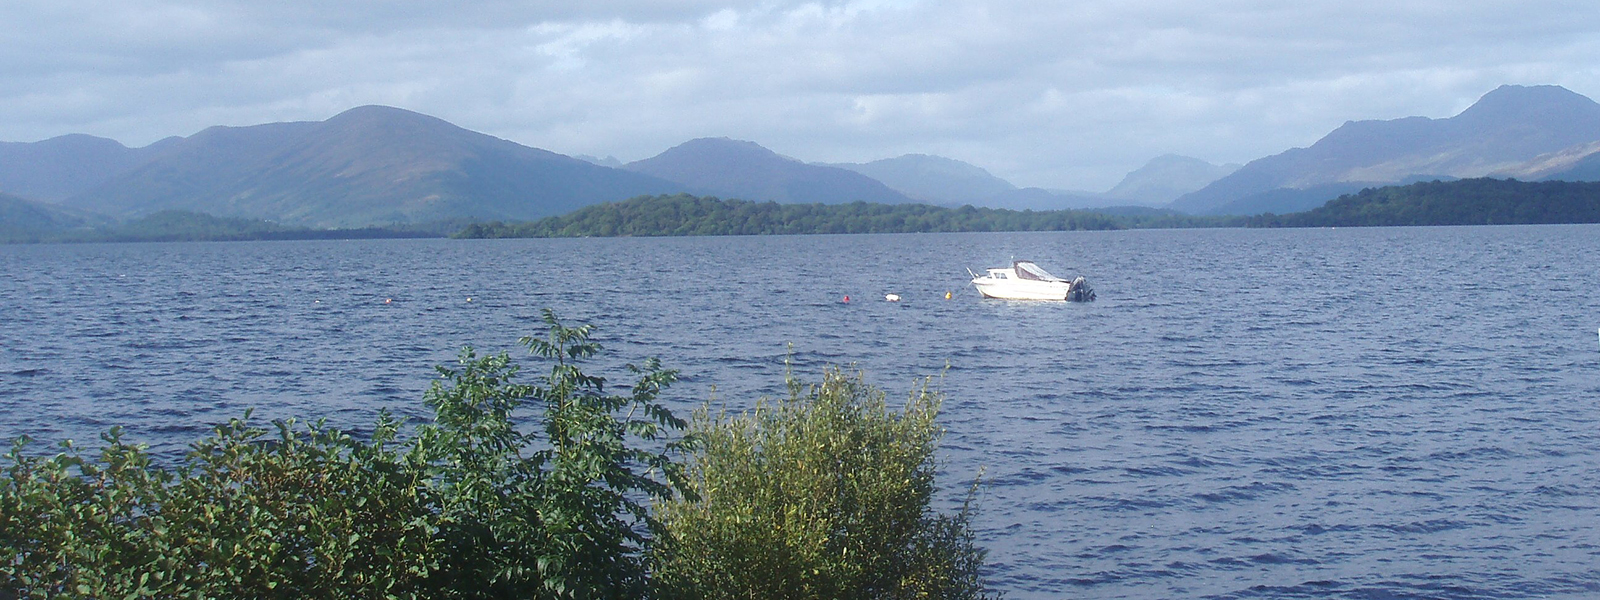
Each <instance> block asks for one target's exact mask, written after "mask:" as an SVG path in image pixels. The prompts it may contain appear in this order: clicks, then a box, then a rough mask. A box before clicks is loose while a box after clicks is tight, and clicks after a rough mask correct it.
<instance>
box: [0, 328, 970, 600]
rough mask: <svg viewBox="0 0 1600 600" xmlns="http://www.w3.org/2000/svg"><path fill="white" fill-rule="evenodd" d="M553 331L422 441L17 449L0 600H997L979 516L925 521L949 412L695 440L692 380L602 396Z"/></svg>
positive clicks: (573, 332)
mask: <svg viewBox="0 0 1600 600" xmlns="http://www.w3.org/2000/svg"><path fill="white" fill-rule="evenodd" d="M545 321H546V323H547V324H548V326H549V333H548V335H547V336H546V337H544V338H524V339H523V340H522V343H523V344H524V345H525V346H527V347H528V348H529V350H530V351H532V352H533V353H534V354H535V355H537V356H539V357H541V358H544V359H546V360H548V361H549V362H550V363H552V365H551V367H550V371H549V373H548V374H546V375H544V376H541V377H538V378H536V379H535V380H534V383H532V384H522V383H519V382H518V375H519V368H518V366H517V365H516V364H515V363H514V362H513V361H512V360H511V358H510V356H509V355H507V354H504V353H502V354H498V355H491V356H479V355H477V354H476V353H475V352H474V351H473V350H472V349H470V348H468V349H465V350H463V351H462V353H461V356H460V360H459V362H458V364H457V365H456V366H455V367H453V368H446V367H439V369H438V370H439V373H440V375H441V381H438V382H436V383H435V384H434V385H433V386H432V387H431V388H430V389H429V390H428V392H427V393H426V394H425V396H424V400H425V401H426V403H427V405H428V406H429V407H430V408H431V409H432V410H433V414H434V417H433V419H432V420H431V421H430V422H427V423H423V424H421V425H418V426H416V427H415V428H412V429H410V431H409V432H408V431H407V427H406V424H405V423H403V422H401V421H399V420H397V419H394V418H392V417H390V416H389V415H388V414H384V415H382V416H380V418H379V420H378V423H377V425H376V427H375V428H374V430H373V432H372V434H371V435H370V436H366V439H365V440H362V439H356V438H354V437H352V436H350V435H348V434H346V433H343V432H340V431H338V430H336V429H332V428H330V427H327V426H326V425H325V424H324V423H323V422H320V421H319V422H315V423H311V424H308V425H302V424H299V423H297V422H295V421H293V420H289V421H280V422H276V423H275V424H274V425H275V427H274V428H273V429H265V428H259V427H255V426H252V425H250V423H249V416H250V415H249V413H248V412H247V413H246V414H245V417H244V418H241V419H234V420H232V421H229V422H228V423H227V424H224V425H221V426H218V427H217V428H216V429H215V430H214V432H213V433H212V435H210V436H209V437H207V438H205V439H203V440H201V441H199V442H196V443H194V444H193V445H192V446H191V450H190V451H189V452H188V454H187V455H186V457H185V458H184V460H183V461H182V462H181V464H179V465H178V466H176V468H171V469H169V468H166V467H163V466H160V465H158V464H156V463H155V462H154V461H153V460H152V459H151V457H150V456H149V455H148V454H146V453H145V450H144V448H143V447H141V446H135V445H130V444H128V443H126V442H125V441H123V439H122V434H121V431H120V429H117V428H113V429H112V430H111V431H110V432H108V433H107V434H105V435H104V436H102V442H103V444H102V446H101V448H100V449H99V451H98V453H97V455H96V456H95V457H93V458H90V457H85V456H83V455H81V454H80V451H79V449H78V448H76V447H75V446H73V445H72V444H71V443H65V444H63V445H62V451H61V452H60V453H58V454H56V455H54V456H51V457H47V458H41V457H36V456H30V455H29V454H27V453H26V452H25V451H24V450H25V449H26V445H27V440H26V438H24V439H19V440H17V441H16V442H15V443H14V444H13V445H12V447H11V449H10V450H9V451H8V452H7V453H5V454H4V455H0V474H3V478H0V600H11V599H17V598H97V599H99V598H250V599H256V598H340V599H342V598H375V599H376V598H430V599H432V598H444V599H457V598H460V599H474V598H581V599H591V598H594V599H611V598H647V597H652V596H669V595H670V596H674V597H682V598H724V597H726V598H913V597H918V598H920V597H930V598H970V597H977V596H979V595H981V593H982V585H981V581H980V580H979V578H978V569H979V568H980V567H981V562H982V558H983V553H982V552H981V551H980V550H978V549H977V548H976V547H975V546H974V545H973V539H972V533H971V530H970V528H969V527H968V525H967V521H966V518H967V513H966V511H965V510H963V511H962V512H960V513H958V514H956V515H954V516H940V515H935V514H933V513H932V512H931V511H930V510H929V509H928V502H929V500H930V498H931V496H932V494H933V491H934V487H933V465H932V462H931V461H932V456H933V451H934V445H935V443H936V442H937V440H938V437H939V433H940V431H939V428H938V426H937V425H936V424H935V423H934V417H935V416H936V414H937V412H938V399H937V397H936V396H935V395H932V394H928V393H926V392H925V391H924V392H922V393H919V394H916V395H914V396H913V397H912V401H911V403H910V404H909V405H908V406H907V408H906V410H905V412H904V413H903V414H897V413H893V412H890V411H888V410H887V409H886V408H885V405H884V402H883V394H882V393H881V392H878V391H877V390H875V389H873V388H871V387H868V386H866V385H865V384H863V383H862V382H861V381H860V379H859V378H855V379H851V378H846V377H844V376H842V375H840V374H838V373H837V372H833V373H829V374H828V375H827V377H825V378H824V381H823V383H822V384H821V385H819V386H814V387H809V388H807V387H803V386H800V385H798V384H794V383H791V390H792V392H793V393H792V394H791V398H790V399H789V400H788V401H786V402H782V403H778V404H774V405H770V406H768V405H763V407H762V408H761V409H760V410H758V411H757V412H756V413H753V414H751V415H747V416H741V417H737V418H726V417H722V416H719V417H717V418H715V419H713V418H709V417H708V416H706V415H701V417H700V418H699V419H698V420H697V421H696V423H695V424H694V425H693V427H692V432H691V434H690V435H688V436H685V437H681V438H680V437H676V436H675V434H674V432H676V431H680V430H683V429H685V428H686V427H689V424H688V423H686V422H684V421H682V420H680V419H678V418H677V417H675V416H673V415H672V413H671V412H669V411H668V410H667V409H666V408H665V407H663V406H662V405H660V404H659V403H658V402H657V401H656V399H657V397H658V396H659V395H660V393H661V392H662V391H663V390H664V389H666V388H667V386H669V385H671V384H672V383H673V382H674V381H675V380H676V372H674V371H670V370H665V369H662V368H661V366H660V364H659V363H658V362H657V361H655V360H654V359H652V360H650V361H648V362H646V363H645V364H644V366H643V367H634V366H633V365H629V367H628V368H629V370H630V372H631V373H632V375H634V376H635V377H636V383H635V384H634V385H633V386H632V388H631V389H629V390H627V391H626V392H625V393H623V394H620V395H618V394H610V393H608V392H607V389H606V381H605V380H604V379H603V378H600V377H594V376H590V375H586V374H584V373H583V372H582V371H581V370H580V369H579V368H578V366H577V363H579V362H581V361H582V360H584V359H586V358H589V357H591V356H593V355H594V354H595V353H597V352H599V351H600V346H599V345H597V344H595V343H593V342H591V341H590V340H589V334H590V328H589V327H588V326H578V327H568V326H565V325H563V324H562V323H561V322H560V321H559V320H558V319H557V318H556V316H555V315H554V314H553V313H551V312H549V311H546V312H545ZM528 404H532V405H533V406H532V408H535V409H537V410H539V411H540V412H539V413H538V415H537V416H536V418H535V419H532V420H531V421H529V420H526V419H519V417H518V411H519V410H520V409H522V408H524V407H525V406H526V405H528ZM697 436H698V437H697ZM699 437H703V438H704V439H705V441H706V442H708V443H707V444H706V445H705V446H703V448H700V449H698V450H697V451H698V454H694V455H691V456H694V458H693V460H692V461H690V462H689V463H684V462H680V461H675V460H674V459H673V457H675V456H680V455H681V454H682V453H683V452H685V451H687V450H689V449H690V448H696V446H694V445H692V444H691V442H698V441H699ZM686 464H688V465H692V467H693V472H692V473H690V472H688V471H686V469H685V465H686ZM691 475H692V477H691ZM652 508H655V509H656V510H657V511H659V512H656V511H652ZM658 519H659V520H658Z"/></svg>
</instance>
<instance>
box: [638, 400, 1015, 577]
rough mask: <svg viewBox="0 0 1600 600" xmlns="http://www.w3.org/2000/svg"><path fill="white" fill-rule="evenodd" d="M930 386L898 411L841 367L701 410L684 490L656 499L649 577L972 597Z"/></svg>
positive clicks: (964, 524) (970, 555) (970, 557)
mask: <svg viewBox="0 0 1600 600" xmlns="http://www.w3.org/2000/svg"><path fill="white" fill-rule="evenodd" d="M939 405H940V397H939V396H938V395H937V394H935V393H931V392H929V391H928V390H927V389H926V387H924V388H923V389H922V390H919V391H917V392H916V393H913V394H912V395H911V398H910V401H909V402H908V403H907V404H906V407H905V410H904V411H903V412H900V413H896V412H894V411H892V410H890V409H889V408H888V406H887V404H886V402H885V396H884V393H883V392H882V391H879V390H878V389H876V388H874V387H872V386H869V385H867V384H866V383H864V382H863V380H862V378H861V376H860V375H859V374H858V375H856V376H853V377H852V376H847V375H845V374H844V373H842V372H839V371H837V370H832V371H829V372H828V373H826V374H825V375H824V377H823V381H822V383H821V384H820V385H811V386H804V385H800V384H798V383H795V382H793V381H791V382H790V394H789V398H788V399H787V400H785V401H780V402H763V403H761V404H759V405H758V406H757V407H756V409H755V410H754V411H751V412H749V413H745V414H740V415H736V416H729V415H726V414H718V415H711V414H709V411H702V412H701V413H700V414H698V415H697V416H696V419H695V420H694V422H693V424H692V425H691V427H690V431H691V435H692V436H694V437H695V438H697V439H698V441H699V442H700V443H701V444H702V446H701V450H700V452H698V453H697V454H695V455H694V456H693V458H692V459H691V462H690V465H689V478H690V486H691V489H692V490H693V492H694V493H693V494H691V495H688V496H686V497H683V498H677V499H671V500H667V501H664V502H662V503H661V504H660V506H659V510H660V514H661V520H662V522H663V523H664V524H665V525H666V529H667V536H666V537H664V538H663V539H662V540H660V541H659V542H658V544H657V547H656V559H657V573H656V575H657V580H658V582H659V583H660V585H661V588H662V589H663V590H664V591H665V592H666V594H667V595H671V596H678V597H687V598H708V599H713V598H716V599H720V598H729V599H733V598H744V599H758V598H759V599H772V600H776V599H789V598H793V599H802V598H806V599H810V598H816V599H833V598H856V599H878V598H884V599H889V598H896V599H898V598H978V597H983V595H984V589H983V582H982V579H981V577H980V573H979V570H980V568H981V567H982V564H983V557H984V552H983V551H982V550H981V549H979V548H978V547H977V546H976V545H975V544H974V543H973V535H972V530H971V528H970V526H969V523H968V520H967V518H968V511H967V509H966V508H965V507H964V508H963V509H962V510H961V511H960V512H958V513H956V514H954V515H939V514H935V513H934V511H933V510H932V509H931V508H930V506H929V504H930V501H931V500H932V498H933V494H934V491H935V486H934V468H935V465H934V462H933V457H934V450H935V446H936V445H937V443H938V441H939V438H940V436H941V435H942V433H943V430H942V429H941V428H940V427H939V426H938V424H937V423H936V422H935V417H936V416H937V415H938V412H939Z"/></svg>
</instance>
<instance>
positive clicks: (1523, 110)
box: [1171, 85, 1600, 214]
mask: <svg viewBox="0 0 1600 600" xmlns="http://www.w3.org/2000/svg"><path fill="white" fill-rule="evenodd" d="M1595 141H1600V103H1596V102H1594V101H1593V100H1590V99H1589V98H1587V97H1585V96H1583V95H1581V94H1577V93H1574V92H1572V91H1570V90H1567V89H1566V88H1563V87H1560V86H1554V85H1540V86H1519V85H1505V86H1500V87H1498V88H1496V89H1494V90H1493V91H1490V92H1489V93H1487V94H1484V95H1483V96H1482V97H1481V98H1479V99H1478V101H1477V102H1476V103H1474V104H1473V105H1472V106H1471V107H1469V108H1467V109H1466V110H1464V111H1462V112H1461V113H1460V114H1457V115H1455V116H1453V117H1449V118H1444V119H1430V118H1426V117H1406V118H1400V119H1393V120H1386V121H1350V122H1346V123H1345V124H1344V125H1343V126H1341V127H1339V128H1338V129H1335V130H1334V131H1332V132H1330V133H1329V134H1328V135H1327V136H1324V137H1323V138H1322V139H1320V140H1318V141H1317V143H1315V144H1312V145H1311V146H1310V147H1308V148H1294V149H1290V150H1287V151H1285V152H1282V153H1280V154H1276V155H1273V156H1269V157H1266V158H1261V159H1257V160H1255V161H1251V163H1250V164H1248V165H1245V166H1244V167H1243V168H1241V169H1239V170H1238V171H1236V172H1234V173H1233V174H1232V175H1229V176H1227V177H1224V178H1222V179H1219V180H1217V181H1216V182H1213V183H1212V184H1211V185H1208V186H1206V187H1205V188H1202V189H1200V190H1197V191H1195V192H1191V193H1189V194H1186V195H1184V196H1183V197H1181V198H1179V199H1177V200H1176V201H1174V202H1173V204H1172V205H1171V207H1172V208H1174V209H1178V210H1184V211H1188V212H1196V213H1226V214H1242V213H1240V212H1239V211H1241V210H1244V209H1243V208H1242V207H1244V206H1247V205H1248V206H1249V207H1250V208H1249V209H1248V210H1249V211H1254V212H1259V211H1260V210H1262V209H1266V210H1272V211H1273V212H1280V213H1281V212H1293V211H1294V210H1303V209H1304V208H1306V207H1307V205H1309V207H1315V206H1317V205H1318V204H1320V201H1326V200H1328V199H1331V198H1332V197H1334V196H1337V195H1338V194H1339V193H1343V192H1346V191H1349V190H1351V189H1355V190H1359V189H1361V188H1362V187H1368V186H1381V185H1389V184H1397V183H1403V182H1409V181H1419V180H1429V179H1452V178H1461V179H1464V178H1474V177H1484V176H1488V175H1491V174H1495V173H1505V172H1515V171H1518V170H1536V171H1547V170H1548V169H1549V168H1552V167H1555V166H1557V165H1555V163H1550V162H1548V161H1546V163H1547V164H1544V165H1542V166H1540V165H1533V166H1529V165H1530V161H1536V159H1537V158H1538V157H1541V156H1546V155H1563V156H1564V155H1570V154H1573V152H1565V151H1566V150H1567V149H1570V148H1575V147H1577V146H1580V145H1584V144H1589V143H1592V142H1595ZM1552 153H1555V154H1552ZM1569 162H1570V161H1569ZM1328 194H1332V196H1330V195H1328ZM1290 196H1293V197H1295V198H1296V200H1295V202H1296V204H1295V205H1293V206H1290V205H1288V204H1284V203H1282V202H1278V203H1277V204H1271V202H1276V200H1271V198H1270V197H1285V198H1287V197H1290ZM1252 198H1256V200H1252ZM1262 198H1266V199H1267V200H1270V202H1268V203H1267V204H1263V203H1262V202H1261V201H1258V200H1260V199H1262ZM1241 203H1242V204H1241Z"/></svg>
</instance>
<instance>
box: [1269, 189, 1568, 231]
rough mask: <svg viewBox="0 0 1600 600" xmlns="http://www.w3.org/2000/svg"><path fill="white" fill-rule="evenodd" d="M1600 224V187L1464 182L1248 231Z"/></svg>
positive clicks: (1343, 205)
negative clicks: (1410, 226) (1279, 228)
mask: <svg viewBox="0 0 1600 600" xmlns="http://www.w3.org/2000/svg"><path fill="white" fill-rule="evenodd" d="M1556 223H1600V182H1593V181H1517V180H1515V179H1489V178H1481V179H1461V180H1457V181H1427V182H1421V183H1413V184H1410V185H1403V186H1388V187H1381V188H1368V189H1365V190H1361V191H1360V192H1359V193H1355V194H1346V195H1344V196H1340V197H1338V198H1335V199H1333V200H1329V201H1328V203H1327V204H1324V205H1322V206H1321V207H1318V208H1316V209H1313V210H1309V211H1306V212H1301V213H1293V214H1286V215H1274V214H1270V213H1269V214H1264V215H1257V216H1254V217H1249V218H1247V219H1246V220H1245V223H1244V224H1245V226H1247V227H1380V226H1407V225H1533V224H1556Z"/></svg>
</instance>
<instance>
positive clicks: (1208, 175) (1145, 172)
mask: <svg viewBox="0 0 1600 600" xmlns="http://www.w3.org/2000/svg"><path fill="white" fill-rule="evenodd" d="M1239 166H1240V165H1236V164H1230V165H1214V164H1211V163H1209V162H1206V161H1204V160H1201V159H1198V158H1194V157H1192V156H1182V155H1178V154H1163V155H1161V156H1157V157H1155V158H1152V159H1150V162H1147V163H1145V164H1144V166H1142V167H1139V168H1138V169H1134V170H1133V171H1131V172H1129V173H1128V174H1127V176H1125V177H1123V178H1122V181H1121V182H1118V183H1117V185H1116V187H1113V188H1111V190H1110V191H1107V192H1106V194H1105V195H1106V196H1108V197H1111V198H1116V199H1119V200H1127V201H1130V202H1137V203H1139V204H1145V205H1150V206H1160V205H1163V204H1166V203H1168V202H1171V201H1173V200H1176V199H1177V198H1178V197H1179V196H1182V195H1184V194H1187V193H1189V192H1193V191H1195V190H1198V189H1200V188H1203V187H1205V186H1207V185H1209V184H1210V183H1211V182H1213V181H1216V180H1218V179H1221V178H1223V177H1226V176H1228V174H1230V173H1233V172H1234V171H1237V170H1239Z"/></svg>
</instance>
